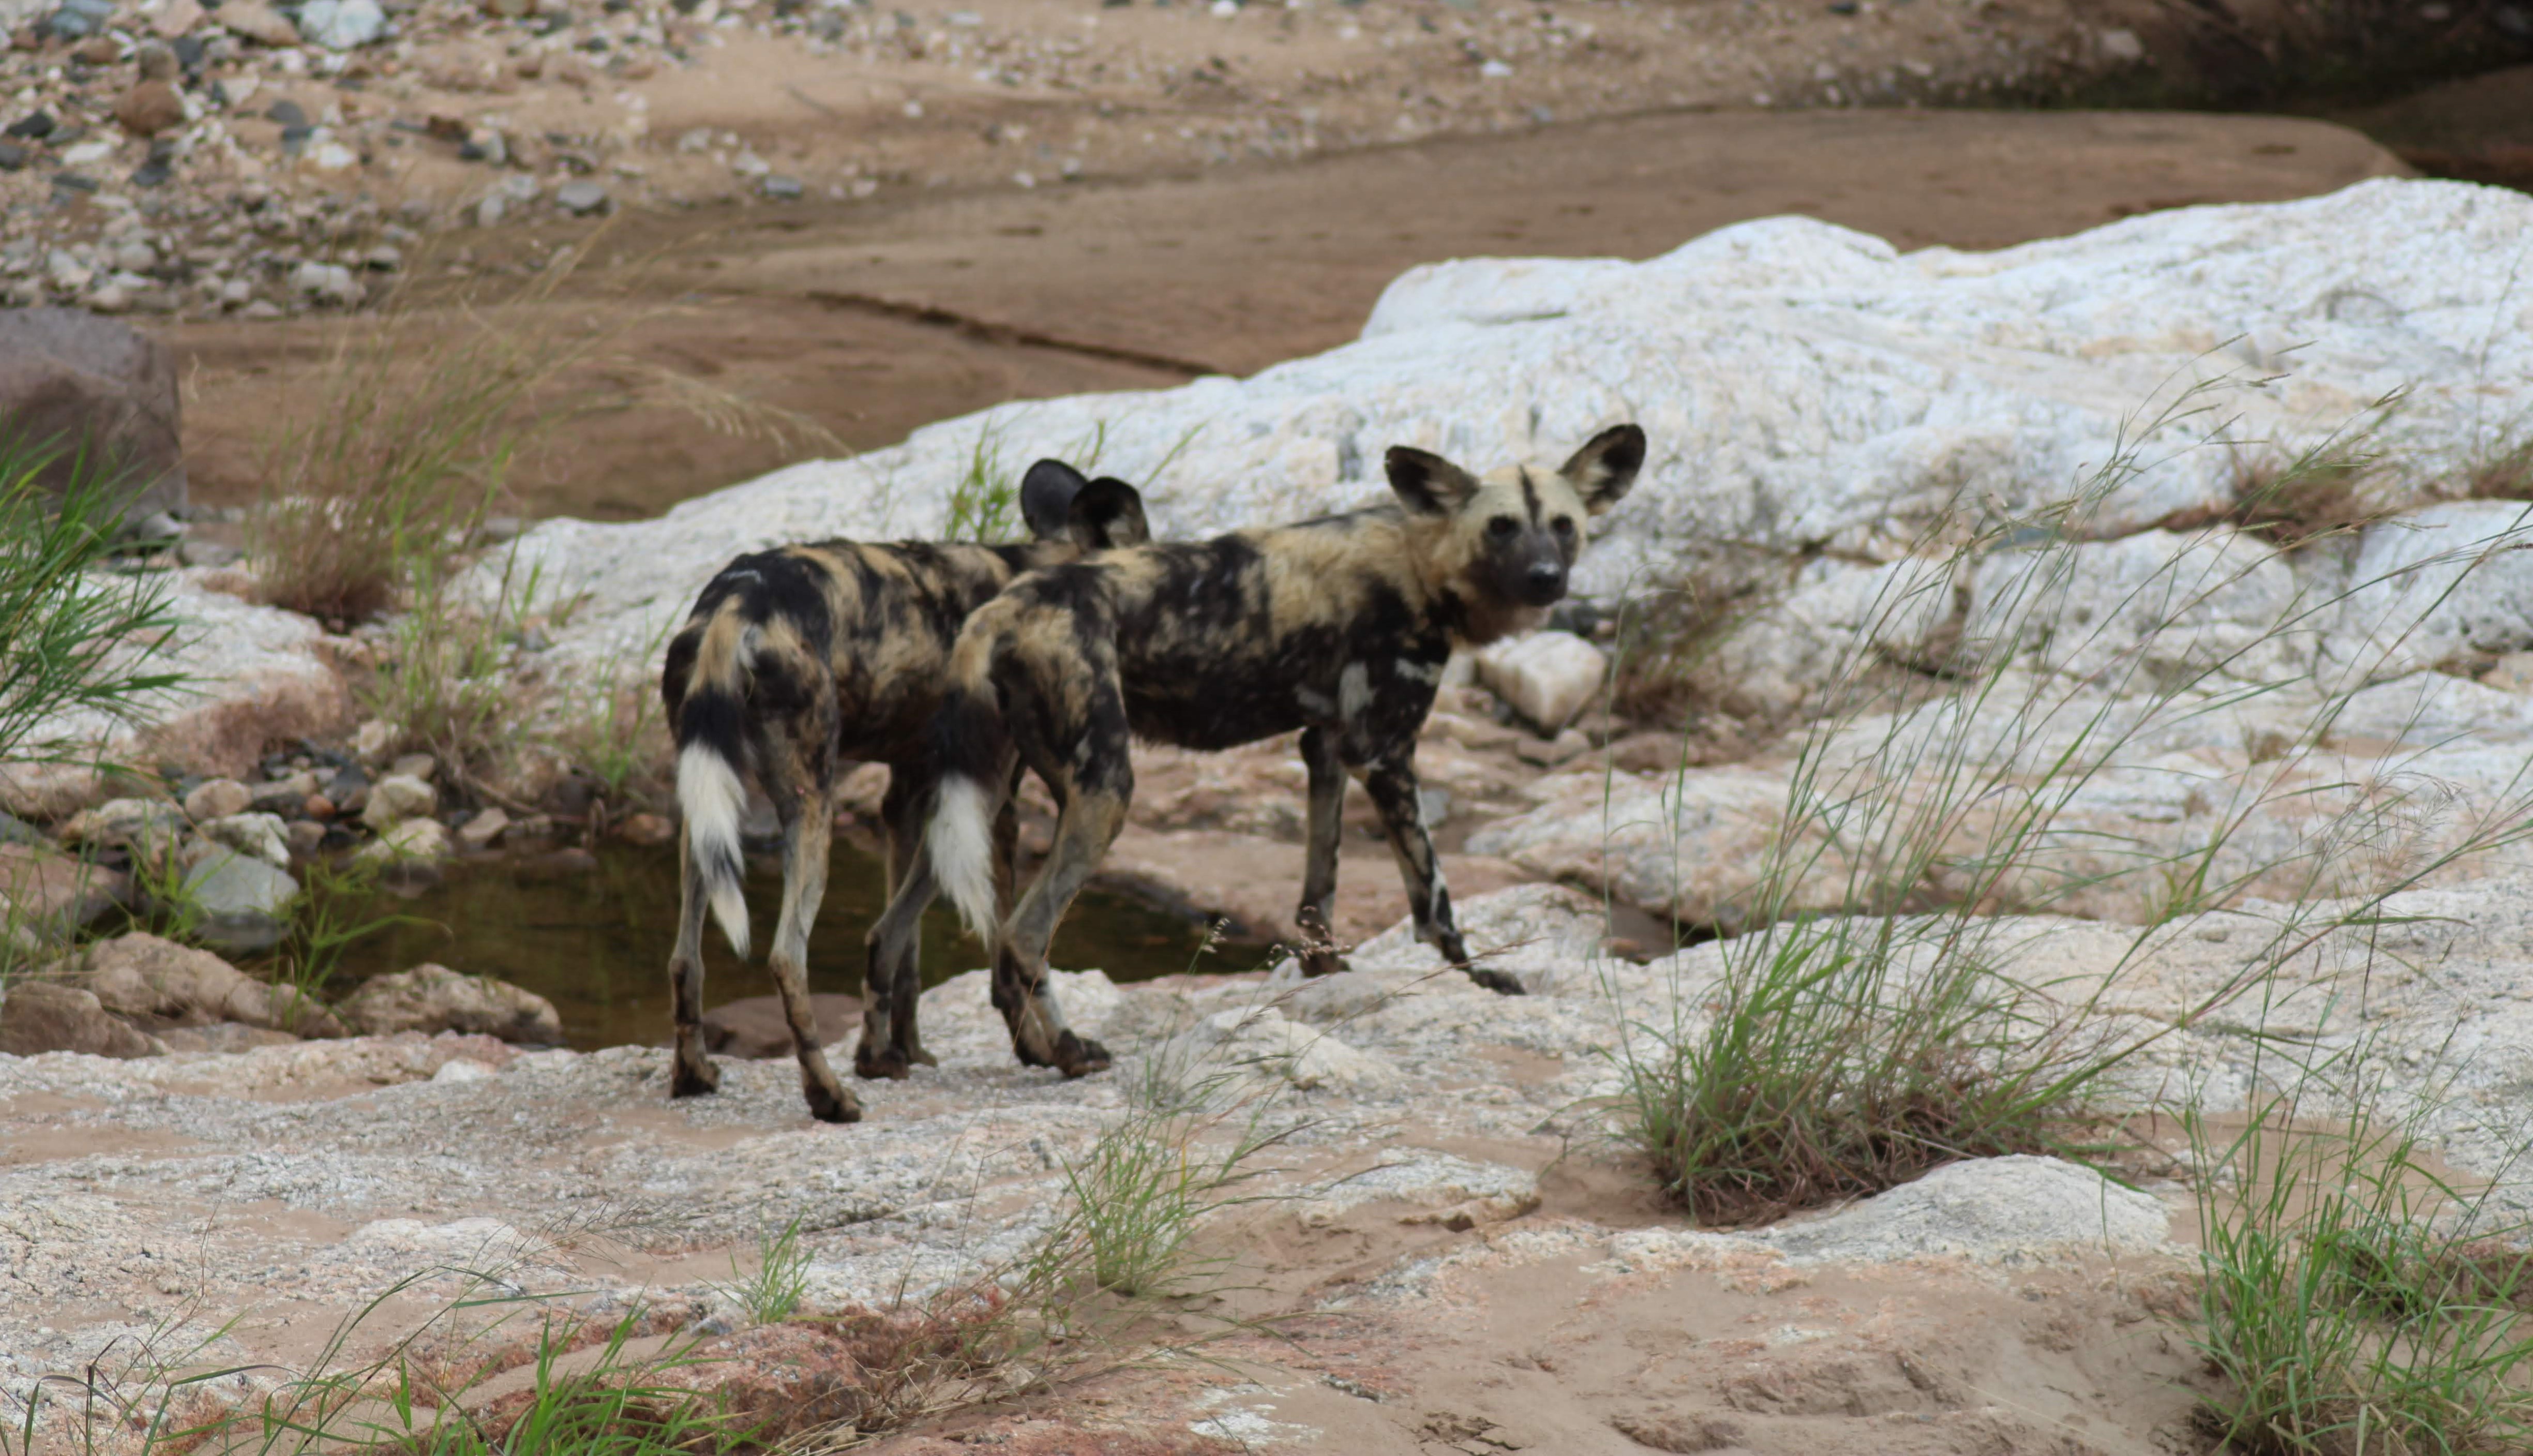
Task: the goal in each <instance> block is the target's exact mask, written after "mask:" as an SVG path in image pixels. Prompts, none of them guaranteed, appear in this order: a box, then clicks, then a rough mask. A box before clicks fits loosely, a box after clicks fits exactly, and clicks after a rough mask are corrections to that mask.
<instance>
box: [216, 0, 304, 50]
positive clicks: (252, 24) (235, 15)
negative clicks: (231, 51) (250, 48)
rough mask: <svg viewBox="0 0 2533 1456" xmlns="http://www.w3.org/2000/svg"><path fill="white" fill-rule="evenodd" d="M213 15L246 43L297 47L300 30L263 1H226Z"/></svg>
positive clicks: (276, 46)
mask: <svg viewBox="0 0 2533 1456" xmlns="http://www.w3.org/2000/svg"><path fill="white" fill-rule="evenodd" d="M212 14H213V15H215V16H216V17H218V19H219V23H220V24H221V25H222V26H223V27H225V28H227V29H228V30H229V31H230V32H231V33H233V34H237V35H243V36H245V37H246V38H247V39H249V40H254V41H258V42H261V43H262V44H265V45H269V46H273V47H275V48H281V47H285V46H293V45H297V44H298V43H299V38H300V37H299V28H298V27H296V26H294V25H292V24H290V22H289V20H288V19H287V18H286V17H284V16H283V15H282V13H281V12H280V11H277V10H275V9H273V8H272V7H271V6H269V5H266V4H265V3H264V0H227V3H226V4H223V5H222V6H221V7H220V8H219V9H218V10H216V11H214V12H212Z"/></svg>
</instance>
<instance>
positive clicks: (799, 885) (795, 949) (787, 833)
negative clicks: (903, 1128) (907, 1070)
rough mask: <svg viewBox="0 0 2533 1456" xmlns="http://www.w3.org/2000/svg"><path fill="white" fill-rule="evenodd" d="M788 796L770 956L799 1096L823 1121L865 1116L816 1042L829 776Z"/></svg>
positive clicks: (830, 812)
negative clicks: (812, 955) (814, 965)
mask: <svg viewBox="0 0 2533 1456" xmlns="http://www.w3.org/2000/svg"><path fill="white" fill-rule="evenodd" d="M826 778H827V776H825V775H820V776H818V779H819V782H818V783H817V784H816V786H803V787H804V790H805V791H803V792H800V793H799V794H797V795H796V796H787V797H789V798H790V799H791V801H790V802H788V803H784V804H783V805H782V807H783V810H784V815H783V916H782V919H781V921H780V922H779V923H777V924H776V926H775V929H774V954H773V955H772V956H771V957H770V958H769V961H770V962H771V968H772V970H773V972H774V989H775V990H777V991H779V992H781V993H782V995H783V1019H785V1020H786V1021H788V1022H790V1023H791V1026H792V1052H793V1055H794V1056H795V1057H796V1058H798V1059H799V1063H800V1095H801V1096H802V1097H804V1098H806V1099H807V1100H808V1103H809V1115H810V1116H811V1117H814V1118H816V1119H817V1120H818V1121H820V1122H822V1123H854V1122H859V1121H861V1116H862V1110H861V1106H860V1104H859V1103H857V1102H855V1101H854V1094H853V1093H852V1092H850V1091H848V1090H846V1088H845V1084H844V1083H843V1082H841V1081H839V1080H837V1079H836V1074H835V1072H834V1070H833V1069H831V1068H830V1067H828V1066H827V1054H826V1051H825V1050H824V1049H823V1048H822V1047H821V1046H820V1045H819V1043H818V1017H817V1013H816V1012H815V1011H813V1010H812V1009H811V1007H810V1003H809V926H810V924H811V922H813V921H815V920H816V919H817V918H818V902H819V901H820V900H821V899H822V898H824V896H825V894H826V889H827V844H828V840H829V838H830V836H832V835H833V833H834V829H835V822H834V816H835V812H836V809H835V804H834V803H833V801H832V799H831V797H830V795H829V794H828V793H827V791H826V785H825V782H824V781H825V779H826Z"/></svg>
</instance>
